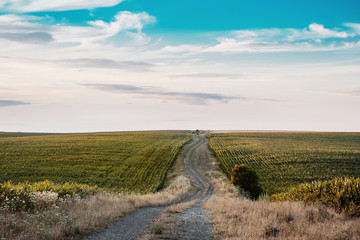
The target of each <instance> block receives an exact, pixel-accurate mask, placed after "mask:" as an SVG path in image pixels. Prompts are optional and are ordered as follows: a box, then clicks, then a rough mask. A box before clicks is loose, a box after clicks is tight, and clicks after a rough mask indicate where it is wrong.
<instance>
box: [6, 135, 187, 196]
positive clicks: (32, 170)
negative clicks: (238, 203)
mask: <svg viewBox="0 0 360 240" xmlns="http://www.w3.org/2000/svg"><path fill="white" fill-rule="evenodd" d="M188 140H190V132H188V131H146V132H113V133H82V134H55V135H51V134H50V135H49V134H33V133H0V182H4V181H8V180H10V181H12V182H14V183H17V182H23V181H26V180H29V181H30V182H34V181H43V180H45V179H48V180H50V181H53V182H55V183H62V182H77V183H86V184H90V185H95V184H96V185H98V186H100V187H106V188H111V189H114V190H117V191H133V192H142V193H144V192H154V191H156V190H157V189H159V187H161V185H162V183H163V182H164V179H165V177H166V174H167V171H168V169H169V168H170V166H171V164H172V162H173V160H174V158H175V156H176V154H177V153H178V151H179V149H180V147H181V146H182V145H183V144H184V143H186V142H187V141H188Z"/></svg>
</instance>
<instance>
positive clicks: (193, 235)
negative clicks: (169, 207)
mask: <svg viewBox="0 0 360 240" xmlns="http://www.w3.org/2000/svg"><path fill="white" fill-rule="evenodd" d="M189 146H190V148H185V149H184V151H186V154H185V158H184V165H185V170H186V172H187V174H188V175H189V176H190V178H191V181H192V182H193V184H194V185H195V186H196V187H197V189H198V191H197V192H196V193H195V194H194V195H193V196H191V197H190V198H189V199H187V200H185V201H183V202H190V201H193V200H194V201H195V204H194V205H193V206H192V207H191V208H189V209H187V210H185V211H184V212H183V213H181V214H180V215H179V216H178V220H180V221H181V222H182V225H181V227H180V229H179V231H180V239H189V240H190V239H197V240H205V239H211V238H212V237H213V233H212V229H211V226H210V222H211V213H210V212H209V211H207V210H204V209H203V208H202V205H203V203H204V202H205V201H206V200H207V199H208V198H209V197H210V196H211V194H212V186H211V184H210V183H209V182H208V181H207V180H206V178H205V177H204V176H203V175H202V174H200V173H199V172H198V171H197V170H196V169H195V168H194V166H193V159H201V160H203V161H204V160H205V161H206V160H207V159H206V158H207V157H208V155H207V154H206V153H207V152H206V151H207V150H208V149H207V139H206V138H205V136H204V135H200V136H194V137H193V139H192V142H191V143H190V144H189ZM164 209H165V207H148V208H142V209H139V210H136V211H134V212H132V213H130V214H128V215H126V216H125V217H123V218H122V219H120V220H119V221H117V222H116V223H114V224H112V225H111V226H109V227H108V228H107V229H105V230H103V231H101V232H98V233H96V234H95V235H92V236H89V237H87V238H86V240H105V239H106V240H112V239H114V240H115V239H117V240H122V239H124V240H125V239H126V240H130V239H134V238H136V237H138V235H139V234H140V232H141V231H142V230H143V229H144V228H145V227H146V226H148V225H149V223H150V222H151V221H152V220H153V219H155V218H156V217H157V216H158V215H159V214H160V212H162V211H163V210H164Z"/></svg>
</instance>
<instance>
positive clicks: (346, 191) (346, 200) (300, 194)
mask: <svg viewBox="0 0 360 240" xmlns="http://www.w3.org/2000/svg"><path fill="white" fill-rule="evenodd" d="M287 200H292V201H303V202H305V203H314V204H317V203H323V204H325V205H327V206H330V207H333V208H335V209H336V210H337V211H338V212H345V213H347V214H349V215H353V216H360V178H353V177H351V178H349V177H344V178H334V179H332V180H329V181H316V182H312V183H304V184H300V185H298V186H296V187H292V188H290V190H289V191H287V192H283V193H279V194H274V195H272V196H271V198H270V201H287Z"/></svg>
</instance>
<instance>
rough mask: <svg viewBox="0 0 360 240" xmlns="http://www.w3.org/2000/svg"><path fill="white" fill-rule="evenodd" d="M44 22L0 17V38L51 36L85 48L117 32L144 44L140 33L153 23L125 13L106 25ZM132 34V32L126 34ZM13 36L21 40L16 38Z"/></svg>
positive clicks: (143, 16) (145, 16)
mask: <svg viewBox="0 0 360 240" xmlns="http://www.w3.org/2000/svg"><path fill="white" fill-rule="evenodd" d="M43 20H46V19H45V18H40V17H32V16H22V15H14V14H9V15H1V16H0V35H2V36H5V37H3V38H5V39H7V40H16V41H17V42H24V43H27V42H29V41H27V36H29V37H32V38H33V36H34V34H35V33H39V32H41V33H43V35H45V34H47V35H48V36H51V40H54V42H56V43H72V44H77V45H86V46H89V44H91V43H94V42H99V41H104V40H106V39H108V38H110V37H113V36H116V35H117V34H119V33H120V32H127V33H129V34H127V36H128V37H129V38H131V39H135V40H136V42H142V41H143V42H147V41H148V40H147V38H146V35H145V34H144V33H143V32H142V28H143V27H144V25H145V24H150V23H153V22H155V20H156V19H155V18H154V17H152V16H150V15H149V14H147V13H145V12H142V13H131V12H127V11H123V12H118V13H117V14H116V15H115V16H114V19H113V20H112V21H111V22H109V23H107V22H104V21H101V20H98V21H92V22H88V24H89V26H68V25H63V24H56V25H47V24H42V23H41V22H42V21H43ZM133 30H135V32H130V31H133ZM17 36H24V38H19V37H17Z"/></svg>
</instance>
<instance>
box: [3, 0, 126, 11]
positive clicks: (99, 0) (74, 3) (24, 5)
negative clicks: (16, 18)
mask: <svg viewBox="0 0 360 240" xmlns="http://www.w3.org/2000/svg"><path fill="white" fill-rule="evenodd" d="M122 1H123V0H27V1H25V0H2V1H1V2H0V10H2V11H13V12H40V11H66V10H76V9H93V8H98V7H111V6H115V5H117V4H119V3H120V2H122Z"/></svg>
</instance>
